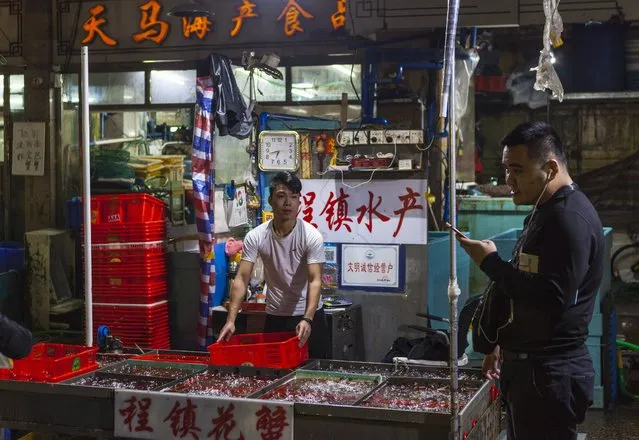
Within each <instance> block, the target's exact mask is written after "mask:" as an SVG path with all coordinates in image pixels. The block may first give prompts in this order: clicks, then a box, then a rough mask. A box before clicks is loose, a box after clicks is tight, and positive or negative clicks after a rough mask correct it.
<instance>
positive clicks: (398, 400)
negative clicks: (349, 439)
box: [360, 378, 482, 413]
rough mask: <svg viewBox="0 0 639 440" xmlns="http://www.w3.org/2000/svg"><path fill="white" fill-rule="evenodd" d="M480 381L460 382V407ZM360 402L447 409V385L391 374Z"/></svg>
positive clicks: (448, 395) (366, 405)
mask: <svg viewBox="0 0 639 440" xmlns="http://www.w3.org/2000/svg"><path fill="white" fill-rule="evenodd" d="M481 385H482V384H481V383H480V382H466V381H465V382H461V381H460V383H459V409H460V410H461V409H463V408H464V407H465V406H466V405H467V404H468V402H470V400H471V399H472V398H473V396H474V395H475V393H476V392H477V391H479V388H480V387H481ZM360 406H364V407H368V408H385V409H399V410H409V411H426V412H439V413H449V412H450V386H449V384H448V383H447V382H446V381H431V380H418V379H415V380H411V379H406V378H391V379H389V380H387V381H386V382H385V383H384V384H383V385H382V386H381V387H380V388H379V389H378V390H376V391H375V392H374V393H372V394H371V395H370V396H368V397H367V398H366V399H364V401H363V402H361V403H360Z"/></svg>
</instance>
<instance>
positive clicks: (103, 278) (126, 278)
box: [92, 267, 167, 286]
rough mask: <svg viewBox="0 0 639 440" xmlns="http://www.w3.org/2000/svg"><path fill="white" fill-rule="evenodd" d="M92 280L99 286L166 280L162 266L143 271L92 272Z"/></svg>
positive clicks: (132, 284)
mask: <svg viewBox="0 0 639 440" xmlns="http://www.w3.org/2000/svg"><path fill="white" fill-rule="evenodd" d="M92 275H93V276H92V280H93V282H94V283H95V284H96V285H99V286H134V285H138V284H144V283H156V282H162V281H165V280H166V275H167V271H166V268H165V267H163V268H161V269H153V270H147V271H144V272H139V271H138V272H136V271H135V270H133V271H124V270H121V271H120V273H115V272H113V273H108V272H107V273H100V272H99V271H97V272H93V274H92Z"/></svg>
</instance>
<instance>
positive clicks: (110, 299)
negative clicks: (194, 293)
mask: <svg viewBox="0 0 639 440" xmlns="http://www.w3.org/2000/svg"><path fill="white" fill-rule="evenodd" d="M167 298H168V292H167V291H165V292H161V293H157V294H155V295H141V294H135V293H130V294H129V293H123V294H117V293H95V292H94V293H93V301H95V302H99V303H103V304H104V303H106V304H109V303H111V304H152V303H156V302H158V301H163V300H165V299H167Z"/></svg>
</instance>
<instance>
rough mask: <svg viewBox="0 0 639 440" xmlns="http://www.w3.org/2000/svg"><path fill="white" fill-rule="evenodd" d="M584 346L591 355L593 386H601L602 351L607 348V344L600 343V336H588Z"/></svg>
mask: <svg viewBox="0 0 639 440" xmlns="http://www.w3.org/2000/svg"><path fill="white" fill-rule="evenodd" d="M586 346H587V347H588V352H589V353H590V357H592V366H593V367H594V369H595V386H602V385H603V381H602V374H601V372H602V367H603V364H602V362H601V359H602V352H603V351H604V350H605V349H607V345H602V344H601V337H600V336H590V337H588V339H587V340H586Z"/></svg>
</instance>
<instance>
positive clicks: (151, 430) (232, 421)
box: [114, 390, 293, 440]
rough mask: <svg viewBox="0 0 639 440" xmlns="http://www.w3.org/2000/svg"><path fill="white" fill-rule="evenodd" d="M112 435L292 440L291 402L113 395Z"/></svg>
mask: <svg viewBox="0 0 639 440" xmlns="http://www.w3.org/2000/svg"><path fill="white" fill-rule="evenodd" d="M114 434H115V437H123V438H146V439H169V438H189V439H191V440H201V439H202V440H204V439H216V440H218V439H244V440H263V439H265V438H268V439H272V440H280V439H281V440H290V439H292V438H293V404H292V403H288V402H268V401H260V400H248V399H231V398H229V399H220V398H213V397H204V396H187V395H182V394H174V393H150V392H139V391H129V390H116V391H115V411H114Z"/></svg>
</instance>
